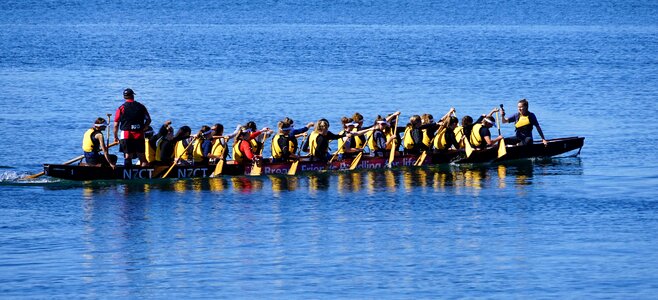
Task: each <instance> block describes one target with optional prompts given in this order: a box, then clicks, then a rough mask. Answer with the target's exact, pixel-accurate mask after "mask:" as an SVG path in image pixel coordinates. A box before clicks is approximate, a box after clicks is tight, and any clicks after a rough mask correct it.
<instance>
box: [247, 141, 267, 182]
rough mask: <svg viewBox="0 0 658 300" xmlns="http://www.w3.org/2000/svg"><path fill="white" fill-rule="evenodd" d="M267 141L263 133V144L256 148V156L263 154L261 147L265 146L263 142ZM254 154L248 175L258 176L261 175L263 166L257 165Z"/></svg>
mask: <svg viewBox="0 0 658 300" xmlns="http://www.w3.org/2000/svg"><path fill="white" fill-rule="evenodd" d="M266 141H267V133H265V134H264V135H263V145H262V146H261V147H260V149H258V150H259V151H258V153H256V156H259V155H263V149H264V148H265V142H266ZM256 156H254V162H253V164H252V165H251V172H249V175H251V176H260V175H263V168H262V167H261V166H259V165H258V161H256Z"/></svg>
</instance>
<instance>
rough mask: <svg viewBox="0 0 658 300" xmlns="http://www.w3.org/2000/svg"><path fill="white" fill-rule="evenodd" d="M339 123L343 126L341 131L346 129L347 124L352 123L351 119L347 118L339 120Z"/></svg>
mask: <svg viewBox="0 0 658 300" xmlns="http://www.w3.org/2000/svg"><path fill="white" fill-rule="evenodd" d="M340 123H341V124H343V129H346V128H347V124H348V123H352V119H351V118H348V117H342V118H340Z"/></svg>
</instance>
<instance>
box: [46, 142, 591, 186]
mask: <svg viewBox="0 0 658 300" xmlns="http://www.w3.org/2000/svg"><path fill="white" fill-rule="evenodd" d="M583 141H584V138H582V137H574V138H564V139H554V140H550V141H549V145H548V146H544V145H543V144H534V145H531V146H525V147H516V146H513V147H508V148H507V155H506V156H504V157H502V158H500V159H497V158H496V153H497V149H495V148H494V149H485V150H481V151H476V152H474V153H473V155H471V157H469V158H465V157H464V153H463V151H444V152H437V153H434V154H431V155H428V156H427V158H426V160H425V162H424V164H423V165H424V166H433V165H440V164H447V163H451V162H456V163H483V162H497V161H504V160H510V159H521V158H531V157H550V156H555V155H559V154H562V153H565V152H569V151H572V150H575V149H580V148H582V146H583ZM417 159H418V156H416V155H401V156H398V157H396V158H395V160H394V161H393V163H392V164H391V167H394V168H395V167H411V166H413V165H414V163H415V162H416V160H417ZM387 161H388V159H387V158H386V157H371V156H365V155H364V156H363V158H362V159H361V162H360V163H359V164H358V165H357V169H383V168H387ZM351 163H352V159H351V158H350V159H344V160H340V161H335V162H332V163H331V164H329V165H327V164H326V163H324V162H318V161H310V160H302V161H300V163H299V166H298V168H299V169H298V170H299V171H300V173H308V172H320V171H346V170H349V168H350V165H351ZM291 164H292V163H291V162H283V163H273V162H271V160H269V159H265V160H263V161H262V163H261V168H262V170H263V175H273V174H287V173H288V170H289V169H290V166H291ZM215 167H216V165H214V164H208V165H189V166H183V165H177V166H174V167H173V169H172V171H171V172H170V173H169V176H168V178H208V177H211V175H212V174H213V172H214V171H215ZM168 168H169V166H154V167H139V166H132V167H130V168H126V167H125V166H122V165H117V167H116V168H115V169H114V170H113V169H111V168H110V167H91V166H84V165H65V164H44V172H45V174H46V175H48V176H50V177H55V178H61V179H67V180H113V179H120V180H136V179H157V178H162V175H164V174H165V173H166V172H167V169H168ZM250 173H251V167H250V166H246V167H245V166H242V165H239V164H237V163H235V162H234V161H228V162H227V163H226V164H225V165H224V168H223V172H222V175H224V176H244V175H249V174H250Z"/></svg>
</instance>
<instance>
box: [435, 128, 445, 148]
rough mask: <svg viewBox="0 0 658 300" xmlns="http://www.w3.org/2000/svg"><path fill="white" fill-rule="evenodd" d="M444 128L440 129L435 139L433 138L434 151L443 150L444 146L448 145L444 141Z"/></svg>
mask: <svg viewBox="0 0 658 300" xmlns="http://www.w3.org/2000/svg"><path fill="white" fill-rule="evenodd" d="M446 130H448V129H446V128H442V129H441V130H440V131H439V133H438V134H437V136H436V137H434V145H433V146H434V149H437V150H444V149H446V145H447V144H448V141H446Z"/></svg>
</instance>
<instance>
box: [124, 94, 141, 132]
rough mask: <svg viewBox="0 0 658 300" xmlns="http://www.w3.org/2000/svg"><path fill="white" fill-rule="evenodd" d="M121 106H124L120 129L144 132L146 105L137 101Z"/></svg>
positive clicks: (127, 102)
mask: <svg viewBox="0 0 658 300" xmlns="http://www.w3.org/2000/svg"><path fill="white" fill-rule="evenodd" d="M121 106H123V112H122V113H121V118H120V119H119V123H120V124H121V126H120V127H119V128H120V129H121V130H123V131H139V130H142V129H143V128H144V126H145V125H146V123H145V119H146V108H145V107H144V105H142V104H141V103H139V102H137V101H126V102H124V103H123V104H122V105H121Z"/></svg>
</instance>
